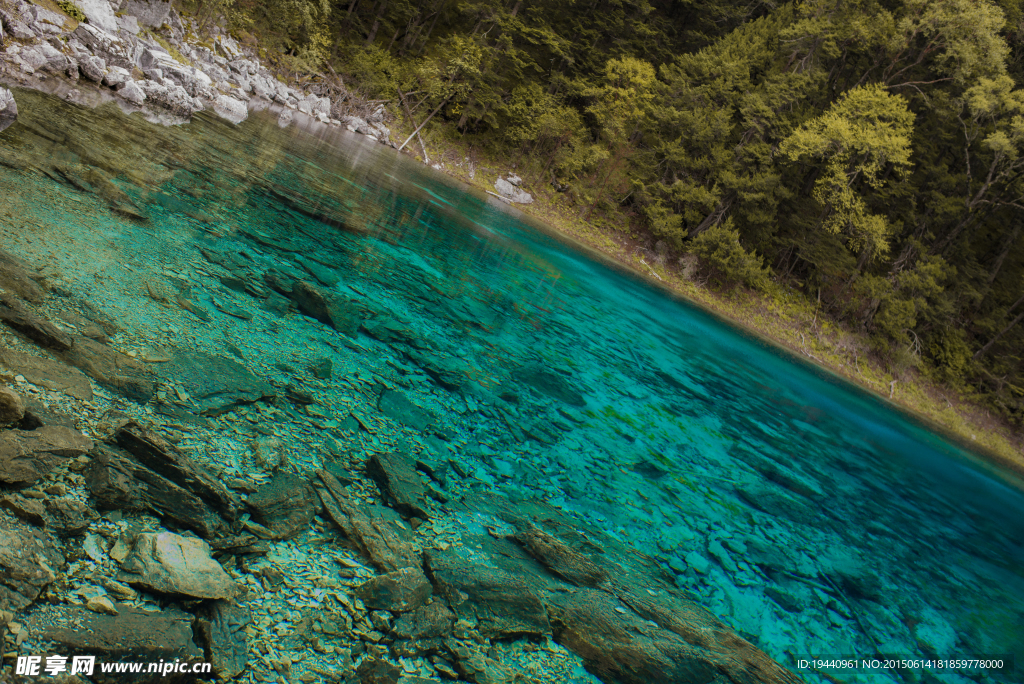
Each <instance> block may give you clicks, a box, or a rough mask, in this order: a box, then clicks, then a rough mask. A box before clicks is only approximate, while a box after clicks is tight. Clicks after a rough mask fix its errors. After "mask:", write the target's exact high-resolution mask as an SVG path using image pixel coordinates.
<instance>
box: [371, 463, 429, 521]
mask: <svg viewBox="0 0 1024 684" xmlns="http://www.w3.org/2000/svg"><path fill="white" fill-rule="evenodd" d="M366 471H367V473H369V475H370V477H372V478H373V480H374V482H376V483H377V486H378V487H379V488H380V491H381V494H383V495H384V498H385V500H386V501H387V502H388V504H389V505H390V506H391V507H392V508H394V509H395V510H396V511H398V512H399V513H401V514H403V515H406V516H410V517H416V518H422V519H424V520H426V519H428V518H430V517H431V516H430V505H429V504H428V503H427V488H426V487H425V486H424V484H423V480H422V478H420V475H419V473H418V472H416V462H415V461H414V460H413V459H412V458H410V457H409V456H407V455H406V454H403V453H399V452H396V451H392V452H389V453H385V454H381V453H375V454H373V456H371V457H370V460H369V462H368V463H367V465H366Z"/></svg>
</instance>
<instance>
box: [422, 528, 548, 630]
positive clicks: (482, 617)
mask: <svg viewBox="0 0 1024 684" xmlns="http://www.w3.org/2000/svg"><path fill="white" fill-rule="evenodd" d="M424 560H425V562H426V566H427V569H428V570H429V572H430V576H431V578H433V581H434V588H435V589H436V591H437V593H438V594H440V595H441V596H443V597H444V598H445V599H446V600H447V601H448V605H450V606H451V608H452V610H453V611H455V614H456V615H459V616H460V617H463V616H464V617H467V618H475V619H476V620H478V621H479V630H480V633H481V634H483V635H485V636H488V637H497V636H502V637H504V636H524V635H525V636H544V635H550V634H551V633H552V631H551V625H550V623H549V622H548V614H547V610H546V609H545V608H544V604H543V603H542V602H541V600H540V596H539V591H540V590H542V589H544V585H543V584H540V585H539V586H538V585H536V584H534V583H533V582H531V581H530V578H529V576H527V575H525V574H518V573H514V572H508V571H507V570H505V569H502V568H499V567H497V565H496V564H495V563H494V560H493V559H492V558H490V557H489V556H487V555H486V554H483V553H480V552H479V551H475V550H472V549H470V548H468V547H465V546H464V547H459V548H451V549H447V550H440V549H431V550H429V551H425V552H424Z"/></svg>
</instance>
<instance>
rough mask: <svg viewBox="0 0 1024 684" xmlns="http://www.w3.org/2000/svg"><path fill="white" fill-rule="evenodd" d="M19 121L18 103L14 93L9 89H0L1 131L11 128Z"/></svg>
mask: <svg viewBox="0 0 1024 684" xmlns="http://www.w3.org/2000/svg"><path fill="white" fill-rule="evenodd" d="M17 119H18V103H17V102H15V101H14V93H12V92H11V91H10V90H7V88H0V131H2V130H4V129H5V128H7V127H9V126H10V125H11V124H12V123H14V122H15V121H16V120H17Z"/></svg>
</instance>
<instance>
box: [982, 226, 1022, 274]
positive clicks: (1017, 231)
mask: <svg viewBox="0 0 1024 684" xmlns="http://www.w3.org/2000/svg"><path fill="white" fill-rule="evenodd" d="M1019 236H1020V224H1019V223H1018V224H1017V225H1016V226H1014V227H1013V234H1012V235H1010V237H1009V238H1008V239H1007V240H1006V242H1005V243H1004V244H1003V251H1001V252H1000V253H999V256H998V257H997V258H996V263H995V265H994V266H993V267H992V272H991V273H989V274H988V285H989V286H991V285H992V283H993V282H995V279H996V276H998V275H999V271H1000V270H1001V269H1002V268H1003V262H1004V261H1005V260H1006V255H1007V254H1009V253H1010V249H1012V248H1013V243H1015V242H1016V241H1017V238H1018V237H1019Z"/></svg>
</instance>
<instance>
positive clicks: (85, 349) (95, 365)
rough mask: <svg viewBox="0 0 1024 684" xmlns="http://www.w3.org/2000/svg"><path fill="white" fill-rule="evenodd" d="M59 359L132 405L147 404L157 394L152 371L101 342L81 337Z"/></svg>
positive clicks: (58, 355) (75, 339) (76, 338)
mask: <svg viewBox="0 0 1024 684" xmlns="http://www.w3.org/2000/svg"><path fill="white" fill-rule="evenodd" d="M57 357H58V358H59V359H61V360H63V361H64V362H66V363H69V364H71V365H72V366H76V367H78V368H79V369H80V370H81V371H82V372H83V373H85V374H86V375H88V376H89V377H90V378H92V379H93V380H95V381H96V382H98V383H99V384H100V385H103V386H104V387H106V388H108V389H110V390H112V391H114V392H117V393H118V394H121V395H123V396H125V397H128V398H129V399H131V400H133V401H137V402H139V403H145V402H147V401H149V400H150V399H152V398H153V395H154V394H156V378H155V377H154V376H153V373H152V372H150V370H149V368H147V367H146V366H145V365H143V364H142V363H141V362H140V361H136V360H135V359H133V358H132V357H130V356H128V355H127V354H122V353H121V352H119V351H117V350H116V349H114V348H113V347H108V346H107V345H105V344H103V343H102V342H97V341H96V340H93V339H91V338H88V337H85V336H84V335H79V336H76V337H75V338H74V345H73V346H72V347H71V349H68V350H67V351H64V352H61V353H59V354H57Z"/></svg>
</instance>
